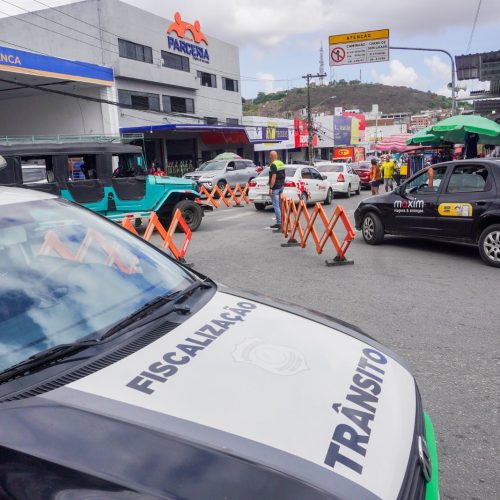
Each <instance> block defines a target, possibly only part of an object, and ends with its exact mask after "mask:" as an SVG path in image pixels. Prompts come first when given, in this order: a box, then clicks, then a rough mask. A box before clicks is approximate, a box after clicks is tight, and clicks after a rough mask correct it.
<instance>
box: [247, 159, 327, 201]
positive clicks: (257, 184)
mask: <svg viewBox="0 0 500 500" xmlns="http://www.w3.org/2000/svg"><path fill="white" fill-rule="evenodd" d="M285 175H286V179H285V189H284V190H283V195H284V196H286V197H287V198H292V199H293V200H294V201H295V202H297V203H298V202H299V201H300V200H303V201H305V202H306V203H315V202H317V201H322V202H324V203H325V205H330V203H331V202H332V199H333V189H332V187H331V186H330V182H329V181H328V180H327V178H326V176H324V175H321V174H320V173H319V172H318V170H317V169H316V168H314V167H309V166H307V165H285ZM249 187H250V189H249V191H248V198H249V199H250V201H252V202H253V203H254V205H255V208H256V209H257V210H264V209H265V208H266V205H271V196H269V167H266V168H265V169H264V170H263V171H262V172H261V173H260V174H259V176H258V177H256V178H255V179H254V180H253V181H251V182H250V183H249Z"/></svg>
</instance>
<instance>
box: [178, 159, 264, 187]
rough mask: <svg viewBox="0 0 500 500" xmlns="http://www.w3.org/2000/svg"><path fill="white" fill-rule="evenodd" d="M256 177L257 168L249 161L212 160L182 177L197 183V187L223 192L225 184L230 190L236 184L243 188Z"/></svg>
mask: <svg viewBox="0 0 500 500" xmlns="http://www.w3.org/2000/svg"><path fill="white" fill-rule="evenodd" d="M257 175H258V172H257V167H256V166H255V164H254V163H253V161H251V160H212V161H208V162H206V163H204V164H203V165H202V166H201V167H200V168H199V169H198V170H195V171H194V172H189V173H188V174H185V175H184V177H185V178H186V179H191V180H193V181H195V182H197V183H198V186H200V187H201V186H204V187H205V188H206V189H208V190H209V191H210V190H212V189H213V188H214V187H215V186H218V187H219V189H220V190H221V191H223V190H224V188H225V187H226V185H227V184H229V186H231V188H234V187H235V186H236V184H239V185H240V186H241V187H242V188H243V187H244V186H245V184H246V183H247V182H250V181H251V180H252V179H254V178H255V177H257Z"/></svg>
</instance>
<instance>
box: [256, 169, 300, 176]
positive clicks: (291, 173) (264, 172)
mask: <svg viewBox="0 0 500 500" xmlns="http://www.w3.org/2000/svg"><path fill="white" fill-rule="evenodd" d="M296 171H297V167H285V175H286V176H287V177H293V176H294V175H295V172H296ZM257 177H269V167H266V168H265V169H264V170H262V172H261V173H260V174H259V175H258V176H257Z"/></svg>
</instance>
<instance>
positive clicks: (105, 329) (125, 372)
mask: <svg viewBox="0 0 500 500" xmlns="http://www.w3.org/2000/svg"><path fill="white" fill-rule="evenodd" d="M0 207H1V210H0V227H1V228H2V230H1V231H0V273H1V276H2V280H1V286H0V331H1V339H2V342H1V343H0V451H1V453H0V495H1V497H2V498H9V499H26V500H28V499H29V500H46V499H83V498H86V499H90V498H94V499H99V500H101V499H103V500H104V499H106V500H108V499H109V500H110V499H137V500H139V499H146V498H148V499H153V498H164V499H166V498H184V499H223V498H227V499H235V498H238V499H241V500H251V499H257V498H258V499H287V500H305V499H307V500H327V499H344V500H352V499H361V498H363V499H372V498H373V499H375V498H383V499H384V500H396V499H397V498H400V499H405V500H421V499H423V498H425V499H426V500H437V499H438V498H439V490H438V462H437V451H436V440H435V436H434V430H433V425H432V422H431V419H430V417H429V415H428V414H427V413H425V412H424V410H423V406H422V401H421V397H420V394H419V391H418V388H417V385H416V383H415V380H414V378H413V376H412V375H411V373H410V371H409V368H408V367H407V365H406V363H405V362H404V361H403V360H401V359H400V358H399V356H398V355H396V354H394V353H393V352H391V351H390V350H389V349H387V348H386V347H384V346H382V345H381V344H380V343H378V342H377V341H376V340H374V339H373V338H371V337H369V336H368V335H365V334H364V333H363V332H361V331H360V330H358V329H357V328H356V327H354V326H350V325H348V324H347V323H345V322H343V321H340V320H337V319H335V318H333V317H331V316H329V315H326V314H323V313H316V312H313V311H311V310H308V309H305V308H304V307H301V306H298V305H293V304H289V303H286V302H283V301H277V300H273V299H270V298H268V297H265V296H263V295H260V294H254V293H248V292H243V291H240V290H235V289H231V288H227V287H225V286H222V285H219V284H217V283H215V282H213V281H212V280H210V279H209V278H207V277H205V276H203V275H202V274H199V273H196V272H193V271H191V270H189V269H187V268H185V267H183V266H182V265H180V264H179V263H177V262H175V261H174V260H173V259H171V258H170V257H168V256H167V255H166V254H165V253H164V252H163V251H162V250H161V249H157V248H155V247H154V246H152V245H151V244H149V243H147V242H145V241H144V240H142V239H141V238H139V237H137V236H135V235H133V234H131V233H130V232H128V231H126V230H124V229H122V228H120V227H119V226H118V225H116V224H114V223H112V222H110V221H109V220H106V219H105V218H104V217H100V216H99V215H96V214H93V213H91V212H90V211H88V210H85V209H83V208H82V207H79V206H78V205H75V204H73V203H71V202H69V201H67V200H62V199H58V198H56V197H55V196H53V195H50V194H48V193H43V192H39V191H34V190H28V189H19V188H6V187H0ZM75 254H77V255H78V258H74V255H75ZM235 258H237V256H235ZM339 300H341V299H339Z"/></svg>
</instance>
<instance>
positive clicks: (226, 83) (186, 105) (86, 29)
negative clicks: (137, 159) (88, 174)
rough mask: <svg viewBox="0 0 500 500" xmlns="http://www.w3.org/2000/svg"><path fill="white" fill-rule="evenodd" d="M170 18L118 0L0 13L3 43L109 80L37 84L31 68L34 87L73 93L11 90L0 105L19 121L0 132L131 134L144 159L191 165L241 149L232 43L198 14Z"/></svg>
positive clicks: (245, 144)
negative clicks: (141, 140)
mask: <svg viewBox="0 0 500 500" xmlns="http://www.w3.org/2000/svg"><path fill="white" fill-rule="evenodd" d="M171 16H172V18H173V19H166V18H164V17H160V16H157V15H154V14H152V13H149V12H146V11H144V10H142V9H139V8H137V7H134V6H131V5H129V4H127V3H124V2H121V1H120V0H84V1H82V2H76V3H72V4H69V5H64V6H58V7H57V9H45V10H40V11H36V12H32V13H26V14H22V15H19V16H11V17H8V18H3V19H0V31H1V33H2V37H1V38H2V39H3V40H5V41H7V42H8V43H7V44H5V46H6V47H7V48H9V47H10V48H14V49H16V48H17V49H19V48H23V50H24V49H26V50H27V51H32V52H34V53H35V52H38V53H41V54H44V55H47V56H51V57H55V58H61V59H62V60H68V61H77V62H78V64H80V65H85V64H87V63H88V64H93V65H97V66H99V67H102V68H107V69H111V70H112V71H113V74H114V81H113V82H112V84H111V85H105V86H98V87H97V88H82V87H81V85H79V84H78V82H74V83H73V82H69V83H68V82H67V81H64V79H63V78H61V79H60V80H57V79H52V80H50V81H49V80H47V82H45V81H44V80H43V78H44V76H43V75H41V74H39V75H37V76H36V78H37V80H36V86H38V85H40V88H41V87H42V85H44V83H47V84H48V85H46V86H45V89H49V90H50V89H53V88H55V89H61V88H62V86H64V90H65V91H67V92H66V93H68V94H77V95H81V96H82V98H81V99H76V98H72V97H70V96H66V95H64V94H57V93H53V94H50V93H49V92H47V91H43V90H39V89H30V90H31V92H30V95H29V96H28V95H26V92H25V93H24V95H23V93H21V92H20V93H18V94H17V95H16V94H15V93H14V94H12V93H11V95H9V99H8V100H7V101H8V102H3V101H2V100H0V111H3V113H4V115H5V114H6V115H7V117H10V116H12V115H13V113H14V110H17V114H19V112H21V116H23V117H26V118H25V119H21V120H8V119H7V120H3V121H2V122H0V135H28V134H30V135H31V134H68V133H71V134H99V133H103V134H106V133H107V134H113V133H114V134H117V133H119V132H141V133H144V134H145V139H146V140H145V150H146V156H147V158H148V161H150V160H153V159H154V160H156V161H159V162H160V163H162V164H165V163H167V162H173V161H186V162H188V161H190V162H193V164H196V163H199V162H200V161H203V160H206V159H209V158H211V157H213V156H214V155H215V154H217V153H218V152H221V151H228V150H229V151H231V150H232V151H235V152H238V153H240V154H242V155H245V154H249V153H250V151H251V150H252V147H251V145H250V143H249V139H248V136H247V135H246V133H245V130H244V128H242V127H241V120H242V103H241V92H240V65H239V49H238V47H236V46H234V45H232V44H229V43H226V42H223V41H221V40H219V39H217V38H214V37H211V36H209V35H208V34H206V33H205V32H204V31H203V25H202V24H200V22H199V21H198V20H195V19H192V20H191V19H188V20H186V19H183V18H182V15H181V14H180V13H174V12H171ZM0 69H2V68H1V65H0ZM1 76H2V75H0V77H1ZM40 82H42V84H40ZM51 85H53V87H51ZM83 97H90V98H92V99H93V100H86V99H84V98H83ZM4 100H5V99H4ZM108 103H111V104H108ZM113 103H117V104H118V105H114V104H113ZM28 116H29V118H30V119H28V118H27V117H28Z"/></svg>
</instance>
